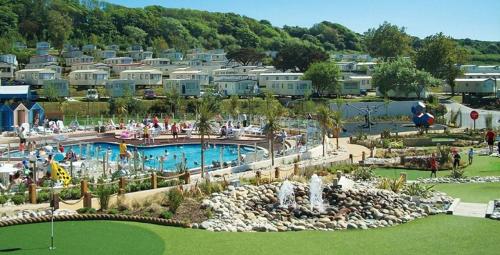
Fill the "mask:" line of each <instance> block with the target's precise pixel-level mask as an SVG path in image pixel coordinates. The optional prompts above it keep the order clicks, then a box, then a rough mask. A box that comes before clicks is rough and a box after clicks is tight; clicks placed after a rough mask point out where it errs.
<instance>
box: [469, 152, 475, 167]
mask: <svg viewBox="0 0 500 255" xmlns="http://www.w3.org/2000/svg"><path fill="white" fill-rule="evenodd" d="M468 155H469V165H472V159H473V158H474V148H470V149H469V153H468Z"/></svg>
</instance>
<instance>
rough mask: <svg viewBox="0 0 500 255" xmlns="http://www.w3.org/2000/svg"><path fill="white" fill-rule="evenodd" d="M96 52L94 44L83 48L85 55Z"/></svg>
mask: <svg viewBox="0 0 500 255" xmlns="http://www.w3.org/2000/svg"><path fill="white" fill-rule="evenodd" d="M95 50H97V47H96V46H95V45H93V44H87V45H83V47H82V51H83V52H85V53H92V52H94V51H95Z"/></svg>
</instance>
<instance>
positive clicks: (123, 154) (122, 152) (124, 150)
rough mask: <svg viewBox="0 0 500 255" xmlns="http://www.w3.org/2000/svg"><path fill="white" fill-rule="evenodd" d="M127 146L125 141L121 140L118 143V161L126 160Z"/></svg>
mask: <svg viewBox="0 0 500 255" xmlns="http://www.w3.org/2000/svg"><path fill="white" fill-rule="evenodd" d="M127 155H128V154H127V144H126V143H125V140H122V142H121V143H120V159H121V160H124V159H126V158H127Z"/></svg>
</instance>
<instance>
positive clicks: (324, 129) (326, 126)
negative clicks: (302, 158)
mask: <svg viewBox="0 0 500 255" xmlns="http://www.w3.org/2000/svg"><path fill="white" fill-rule="evenodd" d="M332 116H333V111H332V110H330V108H328V107H327V106H326V105H322V106H320V107H319V109H318V112H317V118H318V122H319V126H320V128H321V141H322V144H323V157H324V156H325V155H326V135H327V134H328V131H330V130H332V129H333V128H334V122H333V118H332Z"/></svg>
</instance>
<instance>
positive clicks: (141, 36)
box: [123, 26, 148, 45]
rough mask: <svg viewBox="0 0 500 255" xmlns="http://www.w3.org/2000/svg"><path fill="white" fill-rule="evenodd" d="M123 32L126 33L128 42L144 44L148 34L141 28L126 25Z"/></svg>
mask: <svg viewBox="0 0 500 255" xmlns="http://www.w3.org/2000/svg"><path fill="white" fill-rule="evenodd" d="M123 33H124V34H125V36H126V38H127V41H128V43H130V44H139V45H143V44H144V42H145V40H146V37H147V36H148V34H147V33H146V32H145V31H144V30H142V29H141V28H138V27H135V26H125V27H123Z"/></svg>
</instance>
